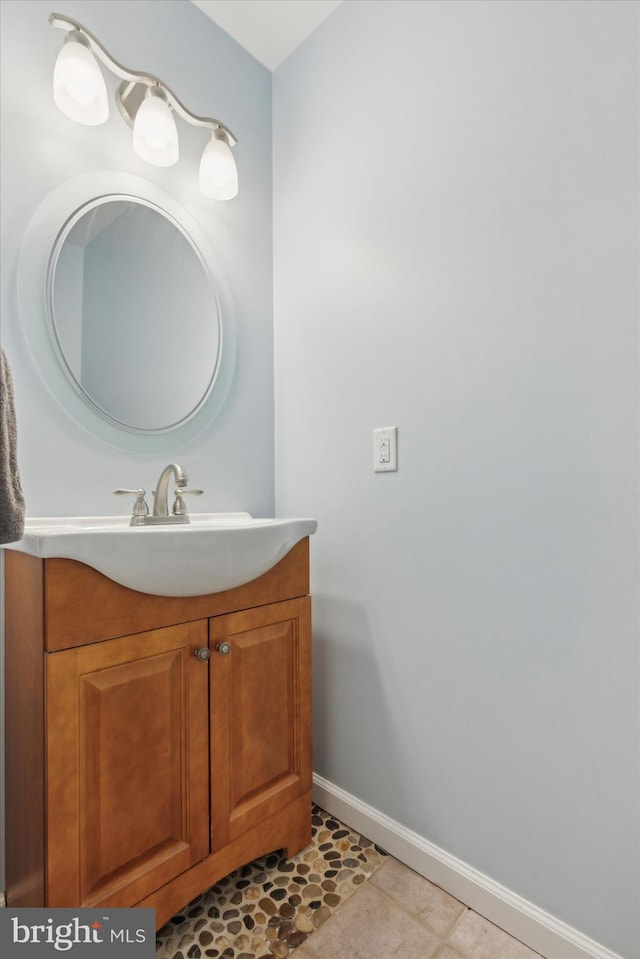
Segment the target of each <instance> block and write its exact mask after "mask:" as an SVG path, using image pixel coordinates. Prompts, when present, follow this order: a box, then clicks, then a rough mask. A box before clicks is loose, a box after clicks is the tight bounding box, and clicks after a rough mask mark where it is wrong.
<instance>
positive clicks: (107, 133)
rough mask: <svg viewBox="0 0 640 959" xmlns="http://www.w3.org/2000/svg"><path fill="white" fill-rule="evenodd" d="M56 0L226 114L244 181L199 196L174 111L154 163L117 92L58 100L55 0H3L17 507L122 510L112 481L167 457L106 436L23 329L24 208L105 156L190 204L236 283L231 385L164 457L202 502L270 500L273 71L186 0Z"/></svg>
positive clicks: (8, 343) (107, 166) (194, 142)
mask: <svg viewBox="0 0 640 959" xmlns="http://www.w3.org/2000/svg"><path fill="white" fill-rule="evenodd" d="M62 6H63V8H64V9H61V10H60V11H58V12H62V13H65V14H66V15H68V16H70V17H74V18H75V19H77V20H79V21H80V22H81V23H83V24H84V25H85V26H86V27H87V28H88V29H89V30H91V31H92V32H93V33H95V34H96V36H97V37H98V39H99V40H100V41H101V42H102V43H103V44H104V45H105V47H106V48H107V49H108V50H109V51H110V53H112V55H113V56H114V57H115V58H116V59H117V60H119V61H120V62H121V63H123V64H125V65H126V66H128V67H131V68H132V69H134V70H140V71H144V70H147V71H149V72H150V73H154V74H157V75H158V76H159V77H161V78H162V79H163V80H164V81H165V82H166V83H167V84H168V85H169V86H170V87H171V89H172V90H173V91H174V93H175V94H176V95H177V96H178V97H179V98H180V99H181V100H183V101H184V103H185V104H186V105H187V106H188V107H189V109H190V110H192V111H193V112H194V113H198V114H200V115H205V116H214V117H218V118H219V119H221V120H222V121H223V122H225V123H227V124H228V126H229V127H230V128H231V129H232V130H233V132H234V134H235V135H236V136H237V138H238V141H239V142H238V146H237V147H236V159H237V163H238V168H239V177H240V193H239V196H238V197H237V198H236V199H234V200H233V201H231V202H229V203H219V202H216V201H214V200H207V198H206V197H203V196H202V194H201V193H200V191H199V189H198V183H197V171H198V162H199V155H200V153H201V152H202V150H203V149H204V146H205V144H206V142H207V137H206V134H205V133H204V132H203V131H199V130H196V129H195V128H193V127H190V126H188V125H187V124H186V123H183V122H182V121H181V120H178V121H177V123H178V128H179V136H180V142H181V158H180V160H179V161H178V164H177V165H176V166H175V167H170V168H165V169H161V168H159V167H153V166H150V165H148V164H146V163H144V162H143V161H142V160H139V159H138V158H137V156H136V155H135V153H134V152H133V148H132V146H131V131H130V130H129V128H128V127H127V126H126V125H125V124H124V123H123V121H122V119H121V118H120V116H119V114H118V111H117V108H116V105H115V103H114V101H113V99H112V100H111V115H110V117H109V120H108V121H107V123H106V124H104V125H103V126H100V127H93V128H92V127H83V126H80V125H78V124H75V123H73V122H72V121H70V120H68V119H67V118H66V117H65V116H63V114H62V113H60V112H59V111H58V109H57V108H56V107H55V105H54V104H53V99H52V75H53V66H54V63H55V60H56V56H57V54H58V51H59V50H60V47H61V45H62V42H63V39H64V32H63V31H61V30H54V29H52V28H51V27H50V26H49V24H48V17H49V13H50V12H51V10H52V9H55V7H52V6H51V3H50V2H48V0H46V2H45V0H43V2H39V0H37V2H33V0H2V3H1V6H0V12H1V15H2V22H1V28H2V30H1V40H2V51H1V52H2V57H1V68H2V83H1V94H2V102H1V115H2V130H1V134H2V136H1V140H2V157H1V161H2V162H1V177H2V179H1V189H2V193H1V197H0V199H1V216H2V219H1V235H0V238H1V242H2V264H1V268H2V274H1V283H2V286H1V297H2V299H1V302H0V307H1V309H0V314H1V316H2V330H1V336H2V344H3V346H4V349H5V351H6V353H7V356H8V358H9V362H10V364H11V366H12V370H13V375H14V381H15V390H16V404H17V412H18V431H19V444H20V465H21V474H22V479H23V485H24V487H25V495H26V499H27V507H28V511H29V513H30V514H31V515H33V516H43V515H64V514H65V513H75V514H83V513H84V514H89V515H91V514H94V513H119V512H122V511H123V503H122V501H121V500H120V499H118V498H116V497H114V496H113V495H112V493H111V491H112V489H114V488H115V487H117V486H140V485H142V486H145V487H147V489H149V488H152V484H153V483H154V482H155V480H156V479H157V477H158V475H159V472H160V470H161V469H162V467H163V466H164V465H165V464H166V463H167V462H169V461H170V460H171V459H172V456H167V454H158V455H154V454H149V453H146V454H140V455H133V454H131V453H127V452H123V451H120V450H116V449H115V448H111V447H109V446H107V445H105V444H104V443H102V442H100V441H99V440H96V439H94V438H93V437H92V436H90V435H89V434H88V433H86V432H85V431H84V430H83V429H81V428H80V427H79V426H77V425H76V424H75V422H74V421H73V420H71V419H70V418H69V417H68V416H67V415H66V414H65V412H64V411H63V410H62V409H60V408H59V407H58V406H57V404H56V403H55V402H54V401H53V400H52V399H51V397H50V395H49V394H48V392H47V390H46V388H45V387H44V385H43V383H42V381H41V380H40V378H39V375H38V373H37V372H36V370H35V368H34V366H33V364H32V362H31V360H30V358H29V355H28V352H27V347H26V344H25V342H24V339H23V337H22V334H21V329H20V321H19V316H18V310H17V303H16V289H15V286H16V275H15V274H16V266H17V261H18V255H19V250H20V243H21V240H22V237H23V235H24V232H25V229H26V227H27V224H28V223H29V220H30V218H31V216H32V215H33V213H34V210H35V209H36V208H37V207H38V205H39V204H40V203H41V201H42V200H43V199H44V198H45V197H46V196H47V195H48V194H49V193H50V191H51V190H52V189H53V188H55V187H56V186H58V185H59V184H61V183H63V182H65V181H66V180H68V179H71V178H73V177H75V176H78V175H80V174H83V173H88V172H93V171H95V170H117V171H120V172H124V173H128V174H135V175H136V176H138V177H143V178H145V179H146V180H148V181H150V182H151V183H153V184H154V185H156V186H158V187H160V188H161V189H163V190H164V191H165V192H166V193H169V194H170V195H171V196H172V197H174V198H175V199H176V200H177V201H178V202H179V203H180V204H181V205H182V206H183V207H184V208H185V209H186V210H187V212H188V213H189V214H191V216H192V217H193V218H194V219H195V220H196V222H197V223H198V225H199V226H200V227H201V228H202V229H203V230H204V231H205V233H206V235H207V239H208V240H209V242H210V244H211V246H212V247H213V249H214V251H215V253H216V256H217V259H218V262H219V265H220V267H221V269H222V271H223V273H224V275H225V277H226V280H227V285H228V287H229V288H230V290H231V293H232V296H233V299H234V306H235V314H236V323H237V328H238V364H237V371H236V376H235V379H234V383H233V386H232V388H231V391H230V395H229V398H228V400H227V403H226V405H225V407H224V409H223V410H222V412H221V414H220V415H219V416H218V418H217V420H216V421H215V423H214V424H213V425H212V426H211V428H210V429H209V430H208V431H207V432H206V433H204V434H203V435H202V436H200V437H199V438H198V439H196V440H195V441H192V442H191V443H189V444H188V445H187V446H181V447H177V448H176V450H175V458H177V459H178V462H180V463H181V464H182V465H183V466H184V467H185V469H186V470H187V472H188V473H189V475H190V479H191V480H192V482H193V484H194V485H195V486H198V487H200V488H202V489H204V490H205V491H206V496H205V497H202V498H201V500H200V501H199V504H198V507H199V508H200V509H205V510H207V509H208V510H232V509H248V510H250V511H252V512H256V513H262V514H264V515H267V514H269V513H270V512H271V513H272V512H273V361H272V355H273V330H272V262H271V229H272V223H271V191H272V184H271V75H270V73H269V72H268V71H267V70H266V69H265V68H264V67H262V66H261V65H260V64H258V63H257V61H256V60H254V59H253V58H252V57H251V56H250V55H249V54H247V53H246V52H245V51H244V50H243V49H242V48H241V47H240V46H239V45H238V44H237V43H235V41H233V40H232V39H231V38H230V37H228V36H227V35H226V34H225V33H223V31H222V30H220V29H219V28H218V27H216V26H215V25H214V24H213V23H212V22H211V21H210V20H209V19H208V18H207V17H205V16H204V14H203V13H202V12H201V11H200V10H198V9H197V8H196V7H195V6H194V5H193V4H192V3H189V2H188V0H163V2H162V3H157V2H154V0H135V2H129V0H65V3H64V4H63V5H62ZM104 73H105V78H106V79H107V82H108V83H109V84H110V85H111V86H113V87H114V88H115V87H117V83H118V81H117V80H116V78H115V77H113V76H112V75H111V74H110V73H109V71H108V70H105V71H104ZM36 282H40V278H38V277H34V283H36ZM142 361H144V357H143V358H142ZM167 388H168V389H171V387H170V385H169V386H168V387H167ZM127 507H128V504H127Z"/></svg>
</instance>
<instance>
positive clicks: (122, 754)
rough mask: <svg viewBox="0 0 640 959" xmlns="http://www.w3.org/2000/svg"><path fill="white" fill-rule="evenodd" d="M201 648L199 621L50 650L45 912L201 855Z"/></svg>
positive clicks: (205, 841)
mask: <svg viewBox="0 0 640 959" xmlns="http://www.w3.org/2000/svg"><path fill="white" fill-rule="evenodd" d="M206 643H207V635H206V623H204V622H198V623H189V624H187V625H185V626H171V627H167V628H165V629H162V630H156V631H154V632H152V633H147V634H143V635H141V636H134V637H124V638H121V639H116V640H109V641H107V642H105V643H99V644H97V645H96V646H83V647H79V648H78V649H74V650H66V651H63V652H59V653H52V654H49V655H48V657H47V696H48V703H49V714H50V715H49V724H48V737H47V762H48V769H49V789H48V803H47V806H48V820H49V823H48V834H49V845H48V851H49V863H48V885H49V889H50V890H52V893H51V896H50V899H52V900H53V898H55V901H51V902H50V903H49V905H73V904H77V903H79V904H81V905H83V906H87V905H97V904H99V903H103V902H108V903H109V904H110V905H115V904H116V903H115V901H114V896H117V895H118V893H119V892H120V891H121V890H123V889H124V888H125V887H126V890H127V893H126V894H127V896H131V895H134V896H135V897H138V896H139V895H145V894H146V893H147V892H148V891H150V890H151V889H153V888H156V887H157V886H158V885H159V884H161V882H163V881H167V880H168V879H172V878H173V877H174V876H175V875H177V874H179V873H180V872H183V871H184V870H185V869H187V868H188V867H189V866H190V865H192V864H193V863H194V862H197V861H198V860H199V859H202V858H204V856H206V855H207V854H208V852H209V838H208V832H209V829H208V819H207V816H206V809H207V805H208V789H209V787H208V770H207V768H206V765H203V763H202V762H200V763H193V762H190V752H194V751H195V752H197V751H198V750H200V751H201V752H202V753H203V754H204V753H205V752H206V744H207V741H208V730H207V726H208V708H207V700H208V681H207V670H206V665H204V664H203V663H201V662H199V661H198V660H197V659H196V658H195V656H193V651H194V650H195V649H196V648H197V647H198V646H202V645H203V644H204V645H205V646H206ZM76 756H77V762H75V763H74V757H76ZM203 812H204V813H205V814H204V815H203ZM78 827H79V828H78ZM74 863H75V864H77V865H76V868H74ZM53 890H55V891H56V892H55V895H54V893H53Z"/></svg>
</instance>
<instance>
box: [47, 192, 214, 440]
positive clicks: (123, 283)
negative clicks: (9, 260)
mask: <svg viewBox="0 0 640 959" xmlns="http://www.w3.org/2000/svg"><path fill="white" fill-rule="evenodd" d="M47 287H48V289H47V294H48V304H49V318H50V322H51V333H52V339H53V343H54V347H55V349H56V350H57V352H58V355H59V360H60V362H61V364H62V365H63V368H64V369H65V370H66V372H67V374H68V376H69V377H70V379H71V381H72V383H73V385H74V386H75V387H76V389H78V390H79V391H80V393H81V394H82V395H83V397H84V398H85V400H86V401H87V402H88V403H89V404H91V405H93V406H94V407H95V409H96V410H97V412H98V413H99V414H101V415H103V416H105V417H107V418H108V419H110V420H112V421H114V422H115V423H117V424H119V425H121V426H123V427H124V428H125V429H130V430H141V431H143V432H147V431H156V430H171V429H174V428H175V427H176V426H178V425H180V423H183V422H185V421H186V420H188V419H189V418H190V417H191V416H193V414H194V413H195V412H197V410H198V409H199V408H200V406H201V405H202V404H203V403H204V402H205V401H206V399H207V397H208V395H209V392H210V390H211V389H212V387H213V384H214V382H215V377H216V372H217V369H218V359H219V351H220V314H219V307H218V302H217V298H216V294H215V290H214V289H213V287H212V283H211V279H210V277H209V274H208V272H207V269H206V266H205V264H204V263H203V260H202V257H201V255H200V253H199V251H198V250H197V249H196V247H195V246H194V245H193V243H192V241H191V240H190V238H189V237H188V236H187V234H186V233H185V232H184V231H183V230H182V229H181V228H180V226H179V224H178V223H176V222H175V221H174V220H173V219H172V218H171V217H170V216H168V215H167V214H166V213H163V212H162V211H161V210H159V209H158V208H157V207H155V206H153V205H151V204H149V203H145V202H144V201H142V200H139V199H133V198H131V197H123V198H121V197H118V196H106V197H100V198H99V199H96V200H92V201H91V202H89V203H87V204H85V205H84V206H83V207H81V208H80V209H79V210H77V211H76V212H75V213H74V215H73V216H72V217H71V218H70V219H69V220H68V221H67V223H65V225H64V227H63V229H62V230H61V231H60V234H59V236H58V239H57V242H56V244H55V246H54V250H53V253H52V257H51V261H50V268H49V273H48V284H47Z"/></svg>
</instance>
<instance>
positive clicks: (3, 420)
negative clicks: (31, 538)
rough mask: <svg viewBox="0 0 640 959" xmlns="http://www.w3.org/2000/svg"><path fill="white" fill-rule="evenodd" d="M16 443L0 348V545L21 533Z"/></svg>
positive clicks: (10, 385)
mask: <svg viewBox="0 0 640 959" xmlns="http://www.w3.org/2000/svg"><path fill="white" fill-rule="evenodd" d="M17 440H18V437H17V432H16V411H15V407H14V400H13V380H12V378H11V370H10V369H9V364H8V363H7V358H6V356H5V355H4V350H2V349H0V543H15V542H16V540H19V539H22V536H23V533H24V496H23V493H22V484H21V483H20V473H19V472H18V455H17Z"/></svg>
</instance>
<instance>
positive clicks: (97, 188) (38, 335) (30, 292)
mask: <svg viewBox="0 0 640 959" xmlns="http://www.w3.org/2000/svg"><path fill="white" fill-rule="evenodd" d="M115 194H117V195H118V196H119V197H123V198H127V197H131V199H132V200H143V201H147V202H149V203H151V204H154V205H155V206H156V207H158V208H160V210H161V211H166V213H167V214H168V216H169V217H170V218H172V219H173V220H175V221H176V223H177V224H178V225H179V227H180V229H181V230H182V231H183V232H184V233H185V234H187V236H188V237H189V239H190V240H191V243H192V244H193V246H194V247H196V249H197V250H198V251H199V252H200V255H201V258H202V261H203V265H204V266H205V268H206V270H207V272H208V274H209V278H210V281H211V286H212V289H213V290H214V292H215V295H216V298H217V300H218V307H219V315H220V354H219V360H218V368H217V371H216V376H215V382H214V384H213V387H212V389H211V390H210V391H209V394H208V396H207V398H206V399H205V401H204V402H203V403H202V404H201V406H200V407H199V408H198V409H197V411H196V412H195V413H194V414H193V415H192V416H190V417H189V418H187V419H185V420H183V421H181V422H179V423H177V424H174V425H173V426H171V427H169V428H168V429H166V430H154V431H153V432H145V431H140V430H129V429H127V428H126V427H124V426H120V425H118V424H117V423H116V422H115V421H113V420H111V419H110V418H108V417H105V416H103V415H101V413H100V412H99V410H98V409H96V408H95V407H93V406H92V405H90V404H89V403H87V402H86V400H85V399H84V398H83V396H82V395H81V394H80V392H79V391H78V389H77V387H76V386H75V385H74V383H73V382H72V380H71V378H70V377H69V376H68V375H67V371H66V369H65V367H64V365H63V364H62V363H61V361H60V359H59V357H58V354H57V352H56V349H55V346H54V340H53V337H52V332H51V329H50V317H49V303H48V297H49V294H50V289H49V276H48V274H49V264H50V257H51V255H52V251H53V250H54V247H55V245H56V242H57V239H58V236H59V234H60V231H61V229H62V228H63V225H64V224H65V223H66V222H67V220H68V219H69V218H70V217H71V216H72V215H73V214H74V212H75V211H76V210H77V209H78V208H79V207H81V206H83V205H84V204H86V203H87V202H89V201H90V200H93V199H96V198H98V197H101V196H108V195H115ZM17 285H18V307H19V312H20V319H21V323H22V329H23V332H24V335H25V339H26V341H27V345H28V348H29V352H30V354H31V357H32V359H33V361H34V364H35V366H36V368H37V370H38V372H39V373H40V375H41V377H42V379H43V380H44V383H45V385H46V386H47V388H48V390H49V392H50V393H51V394H52V395H53V397H54V399H55V400H56V401H57V402H58V403H59V404H60V405H61V406H62V408H63V409H64V410H65V412H66V413H67V414H68V415H69V416H71V417H72V419H74V420H75V421H76V423H78V424H79V425H80V426H82V427H83V428H84V429H85V430H87V432H89V433H91V434H92V436H95V437H97V438H98V439H101V440H103V441H104V442H106V443H109V444H110V445H111V446H115V447H117V448H118V449H124V450H131V451H133V452H138V453H146V452H150V453H155V452H165V451H169V450H173V449H175V448H176V447H177V446H178V445H181V444H183V443H187V442H189V441H190V440H192V439H194V438H195V437H196V436H198V435H199V434H200V433H201V432H202V431H203V430H204V429H206V428H207V427H208V426H209V425H210V423H212V422H213V420H214V418H215V417H216V416H217V415H218V413H219V412H220V409H221V408H222V406H223V404H224V402H225V399H226V397H227V394H228V392H229V387H230V385H231V381H232V378H233V372H234V369H235V360H236V329H235V316H234V311H233V301H232V298H231V294H230V292H229V289H228V286H227V283H226V280H225V279H224V276H223V274H222V272H221V270H220V268H219V266H218V264H217V261H216V257H215V254H214V252H213V249H212V248H211V244H210V243H209V241H208V239H207V237H206V235H205V233H204V231H203V230H202V228H201V227H200V226H199V224H198V223H197V222H196V221H195V220H194V218H193V217H192V216H191V214H190V213H188V212H187V210H185V209H184V207H182V206H181V205H180V204H179V203H178V202H177V201H176V200H174V199H173V197H171V196H170V195H169V194H167V193H165V192H164V191H163V190H161V189H159V188H158V187H156V186H154V185H153V184H151V183H149V182H147V181H146V180H143V179H142V178H140V177H136V176H133V175H131V174H126V173H118V172H112V171H100V172H96V173H90V174H85V175H83V176H79V177H74V178H73V179H72V180H68V181H67V182H66V183H63V184H62V185H61V186H59V187H57V188H56V189H55V190H53V191H52V192H51V193H50V194H49V195H48V196H47V197H46V198H45V200H44V201H43V202H42V203H41V204H40V206H39V207H38V209H37V210H36V212H35V213H34V215H33V217H32V219H31V221H30V223H29V226H28V227H27V231H26V233H25V236H24V239H23V242H22V247H21V250H20V257H19V260H18V273H17Z"/></svg>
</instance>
